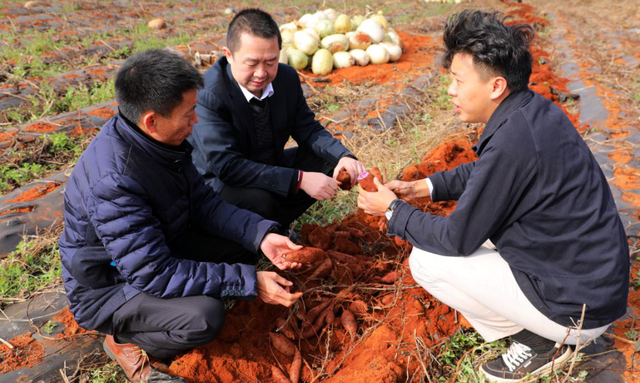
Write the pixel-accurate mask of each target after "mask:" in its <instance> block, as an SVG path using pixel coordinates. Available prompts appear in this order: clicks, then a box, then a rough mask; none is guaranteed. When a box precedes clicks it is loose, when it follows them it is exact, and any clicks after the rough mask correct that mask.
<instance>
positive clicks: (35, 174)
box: [0, 163, 46, 192]
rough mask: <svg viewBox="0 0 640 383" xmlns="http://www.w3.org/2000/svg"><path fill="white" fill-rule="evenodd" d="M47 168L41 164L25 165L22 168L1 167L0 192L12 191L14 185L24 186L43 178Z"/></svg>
mask: <svg viewBox="0 0 640 383" xmlns="http://www.w3.org/2000/svg"><path fill="white" fill-rule="evenodd" d="M45 170H46V169H45V167H44V166H42V165H40V164H33V163H23V164H22V165H21V166H18V167H12V166H11V165H0V192H5V191H7V190H8V189H10V186H11V185H12V184H14V185H23V184H25V183H27V182H28V181H31V180H33V179H36V178H41V177H42V176H43V175H44V172H45Z"/></svg>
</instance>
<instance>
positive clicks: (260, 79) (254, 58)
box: [225, 33, 280, 97]
mask: <svg viewBox="0 0 640 383" xmlns="http://www.w3.org/2000/svg"><path fill="white" fill-rule="evenodd" d="M225 54H226V56H227V60H228V61H229V64H230V65H231V73H232V74H233V78H234V79H235V80H236V81H237V82H238V84H240V85H242V86H243V87H245V88H246V89H247V90H248V91H249V92H251V93H253V94H254V95H255V96H256V97H260V96H262V91H263V90H264V88H266V87H267V85H269V84H270V83H271V82H272V81H273V79H274V78H275V77H276V74H278V59H279V57H280V49H278V38H277V37H274V38H272V39H265V38H262V37H256V36H252V35H250V34H249V33H242V34H241V35H240V46H239V47H238V49H237V50H236V51H235V52H234V53H233V54H231V52H230V51H229V50H228V49H227V48H225Z"/></svg>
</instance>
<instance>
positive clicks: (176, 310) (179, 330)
mask: <svg viewBox="0 0 640 383" xmlns="http://www.w3.org/2000/svg"><path fill="white" fill-rule="evenodd" d="M184 253H185V254H189V259H193V260H197V261H200V262H215V263H247V264H255V263H256V262H257V259H258V257H257V256H256V255H255V254H252V253H251V252H249V251H248V250H246V249H244V248H243V247H242V246H240V245H238V244H236V243H234V242H231V241H227V240H224V239H221V238H213V237H208V236H204V235H201V234H197V233H196V234H193V235H192V238H191V240H190V241H189V245H188V248H187V249H186V251H185V252H184ZM224 317H225V309H224V303H223V302H222V300H220V299H216V298H212V297H208V296H192V297H184V298H169V299H162V298H157V297H154V296H152V295H149V294H146V293H140V294H138V295H136V296H135V297H134V298H133V299H131V300H130V301H128V302H127V303H125V304H124V305H122V306H121V307H120V308H119V309H118V310H116V312H115V313H114V314H113V318H112V322H111V325H112V327H111V329H112V333H113V334H114V336H115V339H116V341H117V342H118V343H133V344H135V345H137V346H139V347H140V348H142V349H143V350H145V351H146V352H147V353H148V354H149V355H152V356H155V357H157V358H162V359H166V358H170V357H173V356H175V355H177V354H179V353H181V352H185V351H188V350H190V349H192V348H195V347H197V346H200V345H203V344H206V343H209V342H211V341H212V340H214V339H215V338H216V337H217V336H218V335H219V334H220V331H222V327H223V326H224Z"/></svg>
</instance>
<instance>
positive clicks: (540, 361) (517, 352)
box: [480, 340, 573, 382]
mask: <svg viewBox="0 0 640 383" xmlns="http://www.w3.org/2000/svg"><path fill="white" fill-rule="evenodd" d="M571 355H573V351H572V350H571V347H570V346H568V345H564V346H562V347H560V345H559V344H558V343H556V345H555V347H553V348H552V349H551V350H550V351H548V352H545V353H540V354H539V353H536V352H535V351H534V350H533V349H532V348H531V347H529V346H527V345H525V344H522V343H520V342H518V341H515V340H514V341H513V343H511V346H510V347H509V349H508V350H507V351H506V352H505V353H504V354H502V355H500V356H498V357H497V358H495V359H493V360H492V361H490V362H487V363H485V364H484V365H482V366H481V367H480V372H482V374H484V376H485V377H486V378H487V380H488V381H490V382H527V381H529V380H533V379H536V378H539V377H540V376H543V375H546V374H548V373H550V372H551V371H552V369H553V370H557V369H560V368H562V366H563V365H564V364H565V363H566V362H567V361H568V360H569V359H570V358H571Z"/></svg>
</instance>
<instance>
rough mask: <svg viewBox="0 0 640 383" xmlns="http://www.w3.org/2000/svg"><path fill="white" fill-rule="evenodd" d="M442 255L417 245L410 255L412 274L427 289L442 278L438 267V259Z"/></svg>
mask: <svg viewBox="0 0 640 383" xmlns="http://www.w3.org/2000/svg"><path fill="white" fill-rule="evenodd" d="M441 257H442V256H441V255H438V254H433V253H430V252H428V251H424V250H420V249H418V248H417V247H414V248H413V250H412V251H411V255H410V256H409V268H410V269H411V275H412V276H413V279H414V280H415V281H416V282H418V284H420V286H422V287H424V288H425V289H426V290H429V286H431V285H432V284H434V283H438V282H439V281H440V280H441V276H440V272H439V267H438V259H439V258H441Z"/></svg>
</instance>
